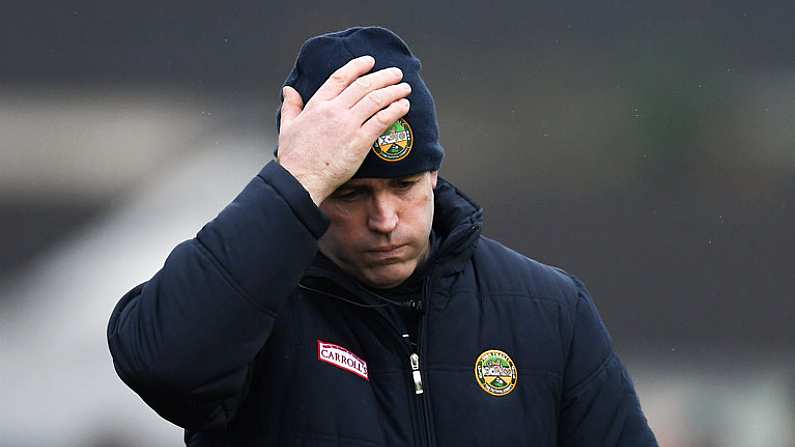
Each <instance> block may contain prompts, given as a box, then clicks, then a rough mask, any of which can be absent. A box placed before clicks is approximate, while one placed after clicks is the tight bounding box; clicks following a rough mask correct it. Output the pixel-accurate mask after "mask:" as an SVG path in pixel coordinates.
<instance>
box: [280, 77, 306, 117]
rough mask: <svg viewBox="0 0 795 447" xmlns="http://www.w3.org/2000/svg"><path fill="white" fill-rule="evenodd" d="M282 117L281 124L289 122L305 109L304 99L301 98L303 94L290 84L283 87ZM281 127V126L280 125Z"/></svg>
mask: <svg viewBox="0 0 795 447" xmlns="http://www.w3.org/2000/svg"><path fill="white" fill-rule="evenodd" d="M282 96H283V97H284V100H283V101H282V118H281V120H282V121H281V125H282V126H283V125H285V124H288V123H289V122H290V121H292V120H293V119H295V117H296V116H298V114H299V113H301V111H302V110H303V109H304V100H303V99H301V94H300V93H298V91H297V90H296V89H294V88H292V87H290V86H289V85H285V86H284V87H283V88H282ZM280 127H281V126H280Z"/></svg>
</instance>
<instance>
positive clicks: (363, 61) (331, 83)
mask: <svg viewBox="0 0 795 447" xmlns="http://www.w3.org/2000/svg"><path fill="white" fill-rule="evenodd" d="M374 65H375V59H373V57H372V56H362V57H357V58H356V59H351V60H350V61H348V63H347V64H345V65H343V66H342V67H340V68H338V69H337V71H335V72H334V73H332V74H331V76H330V77H329V78H328V79H327V80H326V82H324V83H323V85H321V86H320V88H319V89H317V92H315V95H314V96H312V99H313V100H314V99H315V98H317V99H319V100H329V99H334V98H336V97H337V95H339V94H340V92H342V91H343V90H345V87H347V86H348V85H350V83H351V82H353V81H354V79H356V78H358V77H359V76H361V75H363V74H365V73H367V72H368V71H370V70H372V69H373V66H374Z"/></svg>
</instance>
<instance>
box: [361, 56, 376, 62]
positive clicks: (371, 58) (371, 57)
mask: <svg viewBox="0 0 795 447" xmlns="http://www.w3.org/2000/svg"><path fill="white" fill-rule="evenodd" d="M362 62H368V63H369V62H372V63H375V58H374V57H373V56H370V55H366V56H362Z"/></svg>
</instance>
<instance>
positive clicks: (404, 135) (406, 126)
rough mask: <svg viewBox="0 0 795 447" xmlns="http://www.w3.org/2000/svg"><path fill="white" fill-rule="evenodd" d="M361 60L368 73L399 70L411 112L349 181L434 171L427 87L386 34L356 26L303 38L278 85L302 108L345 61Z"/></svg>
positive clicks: (432, 112)
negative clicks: (369, 63) (369, 60)
mask: <svg viewBox="0 0 795 447" xmlns="http://www.w3.org/2000/svg"><path fill="white" fill-rule="evenodd" d="M365 55H370V56H373V57H374V58H375V66H374V67H373V71H377V70H381V69H383V68H388V67H398V68H400V69H401V70H402V71H403V82H406V83H408V84H409V85H410V86H411V94H409V96H408V100H409V101H410V102H411V107H410V108H409V112H408V113H407V114H406V115H405V116H404V117H403V118H401V119H400V120H398V121H397V122H396V123H395V124H394V125H392V126H391V127H390V128H389V129H387V130H386V132H384V134H383V135H381V137H379V138H378V140H376V141H374V142H373V145H372V146H371V148H370V151H369V152H368V154H367V157H366V158H365V159H364V162H363V163H362V165H361V167H359V170H358V171H356V174H354V176H353V177H354V178H359V177H376V178H391V177H401V176H406V175H412V174H417V173H420V172H424V171H436V170H438V169H439V167H440V166H441V164H442V158H444V149H443V148H442V146H441V144H439V124H438V123H437V121H436V106H435V104H434V102H433V97H432V96H431V92H430V90H428V86H427V85H425V81H423V80H422V78H421V77H420V68H421V64H420V60H419V59H417V57H416V56H414V54H412V52H411V50H410V49H409V47H408V46H407V45H406V43H405V42H403V40H401V39H400V37H398V36H397V35H396V34H395V33H393V32H392V31H390V30H388V29H386V28H380V27H366V28H361V27H357V28H350V29H347V30H345V31H339V32H334V33H329V34H323V35H320V36H317V37H313V38H311V39H309V40H307V41H306V42H305V43H304V45H303V46H302V47H301V51H300V52H299V53H298V58H297V59H296V62H295V67H293V69H292V71H290V74H289V75H288V76H287V79H286V80H285V81H284V85H289V86H291V87H293V88H295V89H296V90H297V91H298V93H300V94H301V98H303V100H304V103H307V102H308V101H309V99H310V98H311V97H312V95H314V94H315V92H316V91H317V90H318V89H319V88H320V86H321V85H323V83H324V82H326V80H327V79H328V78H329V76H331V74H332V73H334V71H336V70H337V69H338V68H340V67H342V66H343V65H345V64H346V63H347V62H348V61H350V60H351V59H354V58H357V57H360V56H365ZM282 100H284V98H282ZM280 119H281V109H280V110H279V111H277V112H276V129H277V131H278V129H279V123H280ZM276 150H277V151H278V148H276ZM329 150H333V148H329ZM274 155H276V154H274Z"/></svg>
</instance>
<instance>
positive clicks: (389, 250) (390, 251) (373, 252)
mask: <svg viewBox="0 0 795 447" xmlns="http://www.w3.org/2000/svg"><path fill="white" fill-rule="evenodd" d="M405 247H406V246H405V245H387V246H384V247H377V248H371V249H369V250H367V251H366V252H365V253H366V255H367V256H368V257H370V258H373V259H377V260H388V259H393V258H398V257H400V255H401V254H402V251H403V249H404V248H405Z"/></svg>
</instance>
